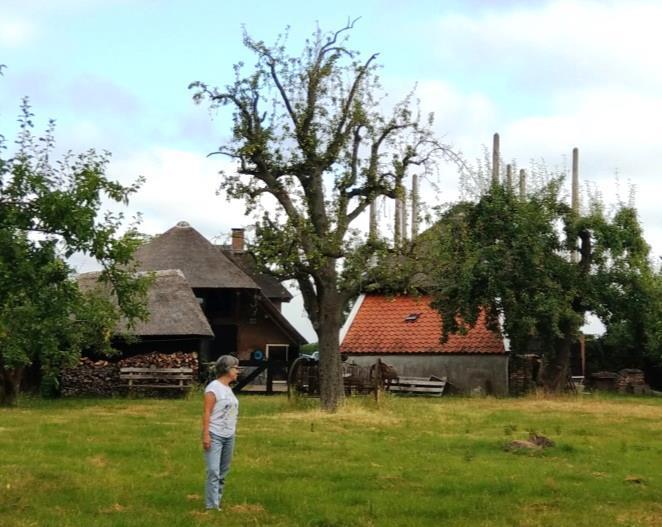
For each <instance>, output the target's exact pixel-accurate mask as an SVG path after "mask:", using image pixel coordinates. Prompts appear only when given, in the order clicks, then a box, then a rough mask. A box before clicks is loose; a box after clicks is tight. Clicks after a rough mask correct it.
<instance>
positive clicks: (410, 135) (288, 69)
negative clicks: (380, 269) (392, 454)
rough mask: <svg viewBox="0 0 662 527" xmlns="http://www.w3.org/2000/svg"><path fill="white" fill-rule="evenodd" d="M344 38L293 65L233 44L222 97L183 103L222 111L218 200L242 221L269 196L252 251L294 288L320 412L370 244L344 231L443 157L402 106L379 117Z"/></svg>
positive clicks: (332, 385) (372, 86)
mask: <svg viewBox="0 0 662 527" xmlns="http://www.w3.org/2000/svg"><path fill="white" fill-rule="evenodd" d="M352 26H353V23H348V24H347V26H345V27H344V28H342V29H340V30H339V31H337V32H335V33H331V34H323V33H322V32H321V31H320V30H318V31H316V32H315V33H314V34H313V35H312V38H311V39H310V40H308V41H306V45H305V47H304V49H303V52H302V53H301V55H300V56H294V55H290V54H288V52H287V51H286V49H285V46H284V45H283V40H280V39H279V40H278V41H277V43H276V44H275V45H274V46H272V47H270V46H267V45H266V44H265V43H264V42H261V41H257V40H254V39H253V38H251V37H250V36H248V35H245V36H244V44H245V46H246V47H247V48H248V49H249V50H250V51H252V52H253V53H254V54H255V55H256V57H257V63H256V64H255V66H254V68H253V69H252V71H251V72H250V73H248V74H246V75H244V74H243V64H242V63H239V64H237V65H236V66H235V75H236V77H235V81H234V82H233V83H232V84H230V85H228V86H226V87H225V88H224V89H218V88H211V87H209V86H208V85H207V84H204V83H202V82H194V83H192V84H191V87H192V88H194V89H195V95H194V100H195V101H197V102H200V101H203V100H206V101H208V102H209V103H210V105H211V107H212V108H218V107H223V106H228V107H230V108H231V109H232V111H233V113H232V120H233V129H232V131H233V136H232V139H231V140H230V141H229V142H228V143H227V144H225V145H224V146H222V147H221V148H220V149H219V151H218V153H219V154H223V155H226V156H229V157H230V158H231V159H233V160H235V161H236V168H237V171H236V174H223V181H222V188H223V189H225V190H226V191H227V193H228V196H230V197H232V198H238V199H243V200H245V202H246V205H247V212H249V213H250V212H252V211H254V210H255V207H256V206H257V205H258V204H259V203H260V201H259V200H260V198H261V197H263V196H265V195H266V196H269V197H270V198H272V201H271V202H272V203H274V207H273V208H275V210H276V212H264V213H263V215H262V217H261V218H260V219H259V220H258V223H257V229H256V241H255V245H254V251H255V253H256V256H257V257H258V259H259V261H260V262H261V263H262V264H263V265H264V266H266V267H269V268H270V271H271V272H275V273H276V274H277V275H278V276H279V277H280V278H281V279H293V280H295V281H296V282H297V283H298V286H299V288H300V290H301V293H302V296H303V300H304V305H305V308H306V311H307V313H308V316H309V318H310V320H311V322H312V325H313V327H314V329H315V331H316V332H317V335H318V338H319V351H320V376H321V378H320V383H321V404H322V407H323V408H325V409H327V410H331V411H333V410H334V409H336V408H337V406H338V404H339V403H340V401H341V400H342V397H343V390H342V379H341V368H340V356H339V353H338V339H339V330H340V326H341V313H342V310H343V306H344V305H345V304H346V303H347V301H348V300H349V299H350V298H352V297H353V296H355V295H356V294H357V292H358V288H359V286H360V284H361V273H362V272H363V271H365V268H366V262H368V261H369V259H370V255H371V254H372V253H373V251H374V249H375V247H376V245H378V241H377V240H375V239H369V240H366V239H364V237H361V236H359V235H358V234H357V232H356V230H355V229H353V228H352V227H351V226H352V224H353V223H354V222H355V221H356V220H357V218H359V216H361V215H362V214H363V213H364V211H366V209H367V208H368V207H370V205H371V204H372V203H373V202H374V201H375V199H376V198H377V197H378V196H389V197H391V198H396V197H398V196H399V195H401V193H402V181H403V178H404V177H405V176H406V175H407V174H408V173H409V172H410V171H411V170H412V169H413V168H416V169H418V170H420V171H424V170H426V168H427V167H429V166H430V165H431V164H432V163H433V162H434V160H435V158H436V156H439V155H449V154H450V152H449V150H448V149H447V148H446V147H445V146H443V145H441V144H439V143H438V142H437V141H436V140H435V139H434V138H433V136H432V133H431V131H430V124H431V118H430V120H428V121H425V122H421V119H420V116H419V115H418V114H417V112H415V111H414V110H413V109H412V101H411V97H407V98H406V99H405V100H404V101H402V102H401V103H399V104H397V105H396V106H395V107H394V109H393V112H392V113H391V114H389V115H386V114H385V113H383V111H382V110H381V108H380V106H381V105H382V104H383V98H382V94H381V91H380V86H379V82H378V77H377V75H376V68H377V66H376V59H377V55H376V54H375V55H371V56H370V57H368V58H367V59H366V60H361V59H360V57H359V53H358V52H357V51H355V50H351V49H349V48H348V47H347V39H346V37H345V36H346V34H347V31H349V30H350V29H351V28H352Z"/></svg>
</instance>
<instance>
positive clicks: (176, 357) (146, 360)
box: [119, 351, 198, 378]
mask: <svg viewBox="0 0 662 527" xmlns="http://www.w3.org/2000/svg"><path fill="white" fill-rule="evenodd" d="M119 367H120V368H191V369H192V370H193V377H194V378H196V377H197V375H198V354H197V353H184V352H182V351H178V352H176V353H157V352H156V351H154V352H152V353H146V354H142V355H135V356H133V357H128V358H126V359H122V360H121V361H119Z"/></svg>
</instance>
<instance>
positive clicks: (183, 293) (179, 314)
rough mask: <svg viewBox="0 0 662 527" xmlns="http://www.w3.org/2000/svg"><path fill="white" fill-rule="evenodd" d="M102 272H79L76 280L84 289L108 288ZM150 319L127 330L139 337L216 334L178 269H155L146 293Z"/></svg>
mask: <svg viewBox="0 0 662 527" xmlns="http://www.w3.org/2000/svg"><path fill="white" fill-rule="evenodd" d="M99 275H100V273H98V272H92V273H83V274H79V275H78V276H77V277H76V279H77V281H78V285H79V287H80V288H81V290H83V291H92V290H94V289H99V290H100V291H104V290H106V291H107V287H105V286H104V285H103V284H101V283H99V282H98V279H99ZM147 309H148V311H149V314H150V315H149V319H148V320H147V321H146V322H138V323H137V325H136V327H135V328H133V329H132V330H130V331H128V332H129V333H130V334H132V335H138V336H143V337H146V336H156V335H172V336H201V337H213V336H214V333H213V331H212V330H211V327H210V326H209V322H207V319H206V318H205V315H204V313H203V312H202V309H201V308H200V304H198V301H197V299H196V298H195V295H194V294H193V290H192V289H191V286H190V285H189V283H188V282H187V281H186V278H185V276H184V274H183V273H182V272H181V271H179V270H176V269H174V270H173V269H170V270H167V271H156V272H155V273H154V282H153V283H152V285H151V287H150V288H149V291H148V293H147ZM117 333H127V327H126V323H125V322H120V324H119V327H118V328H117Z"/></svg>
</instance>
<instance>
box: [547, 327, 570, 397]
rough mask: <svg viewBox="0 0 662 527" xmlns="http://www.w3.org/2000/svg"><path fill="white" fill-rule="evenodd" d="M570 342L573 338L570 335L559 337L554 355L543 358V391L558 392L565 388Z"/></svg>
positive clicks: (568, 367) (568, 366)
mask: <svg viewBox="0 0 662 527" xmlns="http://www.w3.org/2000/svg"><path fill="white" fill-rule="evenodd" d="M572 343H573V339H572V338H571V337H565V338H564V339H560V340H559V342H558V343H557V346H556V353H555V354H554V356H553V357H551V358H546V359H545V366H544V370H543V377H542V380H543V387H544V389H545V392H547V393H560V392H562V391H563V390H564V389H565V386H566V383H567V381H568V372H569V369H570V351H571V349H572Z"/></svg>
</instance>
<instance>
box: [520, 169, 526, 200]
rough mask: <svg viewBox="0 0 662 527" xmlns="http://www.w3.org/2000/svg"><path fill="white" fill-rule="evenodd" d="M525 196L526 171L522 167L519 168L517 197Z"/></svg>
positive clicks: (523, 197) (522, 197)
mask: <svg viewBox="0 0 662 527" xmlns="http://www.w3.org/2000/svg"><path fill="white" fill-rule="evenodd" d="M525 198H526V172H525V171H524V169H523V168H520V170H519V199H521V200H523V199H525Z"/></svg>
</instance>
